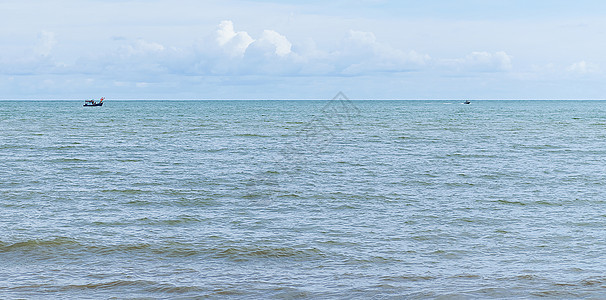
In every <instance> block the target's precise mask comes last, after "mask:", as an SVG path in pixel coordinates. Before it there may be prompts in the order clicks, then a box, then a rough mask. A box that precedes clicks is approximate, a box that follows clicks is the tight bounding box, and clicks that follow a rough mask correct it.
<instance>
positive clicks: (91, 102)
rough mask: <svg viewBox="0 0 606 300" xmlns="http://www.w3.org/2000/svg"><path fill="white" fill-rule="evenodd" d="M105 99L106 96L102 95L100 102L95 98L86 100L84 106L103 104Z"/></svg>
mask: <svg viewBox="0 0 606 300" xmlns="http://www.w3.org/2000/svg"><path fill="white" fill-rule="evenodd" d="M103 100H105V98H104V97H101V100H99V102H96V101H95V100H93V99H91V100H84V106H103Z"/></svg>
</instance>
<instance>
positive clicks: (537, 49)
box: [0, 0, 606, 99]
mask: <svg viewBox="0 0 606 300" xmlns="http://www.w3.org/2000/svg"><path fill="white" fill-rule="evenodd" d="M605 16H606V2H603V1H583V0H580V1H560V0H552V1H540V0H535V1H518V0H508V1H501V0H484V1H482V0H463V1H445V0H434V1H431V0H428V1H408V0H404V1H388V0H358V1H352V0H337V1H328V2H327V1H316V0H311V1H244V0H239V1H235V0H224V1H195V0H170V1H168V0H132V1H120V0H112V1H100V0H57V1H34V0H21V1H3V2H0V25H1V26H0V39H1V40H2V47H0V90H1V91H2V93H1V95H0V99H85V98H91V97H95V98H99V97H101V96H105V97H106V98H107V99H327V98H331V97H332V96H333V95H334V94H336V93H337V92H338V91H343V92H345V93H346V94H347V95H348V96H349V97H350V98H352V99H606V87H605V85H604V82H605V79H606V76H605V73H604V71H605V70H606V69H605V68H606V56H605V55H604V51H603V49H605V48H606V18H605Z"/></svg>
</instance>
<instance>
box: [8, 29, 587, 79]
mask: <svg viewBox="0 0 606 300" xmlns="http://www.w3.org/2000/svg"><path fill="white" fill-rule="evenodd" d="M195 40H196V39H195V38H192V46H191V47H190V48H177V47H172V46H169V45H164V44H162V43H160V42H157V41H148V40H144V39H141V38H139V39H135V40H129V39H127V38H120V39H116V38H114V42H117V43H119V44H120V45H119V46H118V47H116V48H114V50H112V51H109V52H102V53H95V54H92V55H91V54H87V55H83V56H81V57H79V58H78V59H77V60H76V63H74V64H72V65H69V64H65V63H61V62H58V61H53V60H52V51H53V49H54V48H55V46H56V45H57V44H58V43H59V41H58V40H57V39H56V37H55V34H54V33H53V32H49V31H42V32H40V34H39V36H38V42H37V44H36V45H35V46H34V50H33V53H34V55H32V56H31V57H30V58H28V59H25V62H24V61H23V60H22V61H21V64H22V66H19V67H17V66H14V64H20V62H19V60H17V61H16V62H15V61H7V60H5V61H3V62H2V64H3V65H4V68H2V70H3V71H0V72H5V73H8V74H10V73H14V70H16V69H21V70H26V71H25V72H31V73H37V74H45V73H46V74H57V73H75V74H78V73H80V74H95V73H97V74H100V75H103V76H114V77H116V78H118V79H120V80H127V79H128V78H129V77H138V78H141V79H142V80H148V79H149V77H153V76H157V75H162V74H164V75H191V76H195V75H198V76H212V75H217V76H238V75H280V76H364V75H369V74H377V73H403V72H404V73H405V72H416V71H424V70H435V69H441V68H445V69H456V70H458V71H468V72H504V71H510V70H511V69H512V68H513V66H512V56H511V55H508V54H507V53H505V52H503V51H499V52H495V53H489V52H473V53H470V54H468V55H467V56H465V57H462V58H456V59H434V58H432V57H431V56H430V55H429V54H425V53H419V52H417V51H415V50H413V49H398V48H395V47H392V46H390V45H389V44H387V43H385V42H381V41H379V40H378V39H377V38H376V36H375V35H374V33H372V32H365V31H356V30H350V31H349V32H347V34H346V35H345V36H344V37H343V38H342V40H341V41H340V42H338V43H337V44H336V47H334V48H332V49H326V48H321V47H318V46H317V45H316V44H315V42H314V41H313V40H311V41H309V40H308V41H302V42H300V43H296V42H292V41H290V40H289V39H288V37H286V36H285V35H283V34H281V33H279V32H278V31H276V30H273V29H265V30H263V31H262V32H261V33H260V34H259V35H258V36H253V35H252V34H250V33H248V32H247V31H244V30H239V29H236V27H235V26H234V23H233V22H232V21H229V20H225V21H222V22H220V23H219V24H218V25H217V27H216V30H215V31H214V32H212V33H211V34H209V35H207V37H206V38H202V39H199V40H198V41H195ZM194 41H195V42H194ZM42 60H46V62H45V63H42ZM27 62H29V63H27ZM11 64H13V67H9V66H8V65H11ZM571 68H574V69H575V70H579V71H583V70H585V71H587V70H588V68H587V67H586V66H583V65H581V64H579V65H578V66H573V67H571ZM11 70H13V71H11ZM21 73H23V71H21ZM152 75H153V76H152Z"/></svg>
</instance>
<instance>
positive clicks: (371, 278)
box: [0, 100, 606, 298]
mask: <svg viewBox="0 0 606 300" xmlns="http://www.w3.org/2000/svg"><path fill="white" fill-rule="evenodd" d="M0 126H1V128H2V130H1V131H0V132H1V134H0V226H1V228H2V230H1V231H0V298H110V297H117V298H136V297H145V298H188V297H193V298H197V297H206V296H208V297H217V298H219V297H232V298H273V297H278V298H297V297H304V298H352V297H354V298H372V297H375V298H390V297H394V298H401V297H406V298H428V297H429V298H434V297H440V296H443V297H447V298H450V297H463V298H466V297H470V298H518V297H525V298H534V297H537V298H538V297H544V296H547V297H559V298H578V297H603V295H605V294H606V275H604V272H603V271H604V270H605V269H606V259H605V257H604V253H606V231H605V230H604V228H605V227H606V197H605V196H606V195H605V194H606V186H605V185H604V184H605V182H606V167H605V165H604V157H606V102H603V101H473V102H472V104H471V105H462V104H460V103H455V102H448V101H353V102H347V101H189V102H188V101H183V102H179V101H151V102H136V101H111V100H108V101H107V103H106V104H105V106H103V107H82V103H80V102H70V101H65V102H11V101H3V102H0Z"/></svg>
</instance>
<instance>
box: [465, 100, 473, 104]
mask: <svg viewBox="0 0 606 300" xmlns="http://www.w3.org/2000/svg"><path fill="white" fill-rule="evenodd" d="M463 104H471V102H470V101H469V100H465V102H463Z"/></svg>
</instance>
